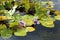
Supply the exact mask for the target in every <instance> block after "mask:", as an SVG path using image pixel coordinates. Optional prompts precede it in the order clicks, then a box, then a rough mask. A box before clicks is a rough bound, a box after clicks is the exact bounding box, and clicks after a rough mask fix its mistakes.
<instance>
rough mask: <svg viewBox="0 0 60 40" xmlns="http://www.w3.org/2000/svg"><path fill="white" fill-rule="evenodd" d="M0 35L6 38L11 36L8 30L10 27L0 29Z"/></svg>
mask: <svg viewBox="0 0 60 40" xmlns="http://www.w3.org/2000/svg"><path fill="white" fill-rule="evenodd" d="M1 37H2V38H7V39H8V38H10V37H12V30H10V29H3V30H1Z"/></svg>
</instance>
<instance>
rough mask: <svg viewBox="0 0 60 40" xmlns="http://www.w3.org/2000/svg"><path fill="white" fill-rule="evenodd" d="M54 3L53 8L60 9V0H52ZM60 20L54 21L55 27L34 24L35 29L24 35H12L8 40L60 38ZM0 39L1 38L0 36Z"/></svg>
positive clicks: (58, 39) (57, 39) (51, 39)
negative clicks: (59, 0)
mask: <svg viewBox="0 0 60 40" xmlns="http://www.w3.org/2000/svg"><path fill="white" fill-rule="evenodd" d="M53 2H54V3H55V7H54V9H56V10H59V11H60V2H58V0H53ZM59 23H60V21H55V22H54V24H55V28H54V29H48V28H45V27H43V26H42V25H41V24H40V25H36V31H34V32H31V33H28V35H27V36H25V37H17V36H12V37H11V38H10V39H8V40H60V24H59ZM0 40H3V39H2V38H1V37H0Z"/></svg>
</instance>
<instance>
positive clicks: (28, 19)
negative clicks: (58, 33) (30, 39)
mask: <svg viewBox="0 0 60 40" xmlns="http://www.w3.org/2000/svg"><path fill="white" fill-rule="evenodd" d="M22 3H24V4H25V8H26V11H27V10H28V9H29V8H30V5H29V4H31V5H33V6H35V10H36V13H35V14H34V15H24V16H22V15H20V14H14V13H15V9H16V7H17V5H15V6H14V7H13V10H10V11H7V10H3V12H4V13H5V14H6V15H7V19H10V20H9V27H10V28H8V29H7V28H6V26H5V25H2V24H0V35H1V37H2V38H10V37H12V35H15V36H26V35H27V33H28V32H33V31H35V28H34V27H32V26H31V25H33V24H34V25H36V24H42V25H43V26H44V27H47V28H54V22H55V20H60V15H59V13H60V12H59V11H55V12H54V13H55V14H56V16H54V17H51V16H52V15H47V8H44V7H43V6H42V4H41V3H39V2H33V3H29V0H28V1H27V0H25V1H21V4H22ZM0 18H1V17H0ZM2 18H3V19H2V20H4V19H5V17H3V16H2ZM38 19H39V20H38Z"/></svg>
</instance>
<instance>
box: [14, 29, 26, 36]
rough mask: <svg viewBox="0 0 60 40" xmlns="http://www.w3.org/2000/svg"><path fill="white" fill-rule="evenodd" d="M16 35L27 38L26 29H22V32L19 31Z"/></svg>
mask: <svg viewBox="0 0 60 40" xmlns="http://www.w3.org/2000/svg"><path fill="white" fill-rule="evenodd" d="M14 35H15V36H26V35H27V32H26V30H25V29H22V30H20V29H19V30H17V32H14Z"/></svg>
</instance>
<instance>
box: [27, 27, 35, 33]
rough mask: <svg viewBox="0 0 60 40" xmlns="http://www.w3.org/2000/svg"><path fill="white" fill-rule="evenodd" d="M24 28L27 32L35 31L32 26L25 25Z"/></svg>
mask: <svg viewBox="0 0 60 40" xmlns="http://www.w3.org/2000/svg"><path fill="white" fill-rule="evenodd" d="M26 30H27V31H28V32H33V31H35V28H33V27H26Z"/></svg>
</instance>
